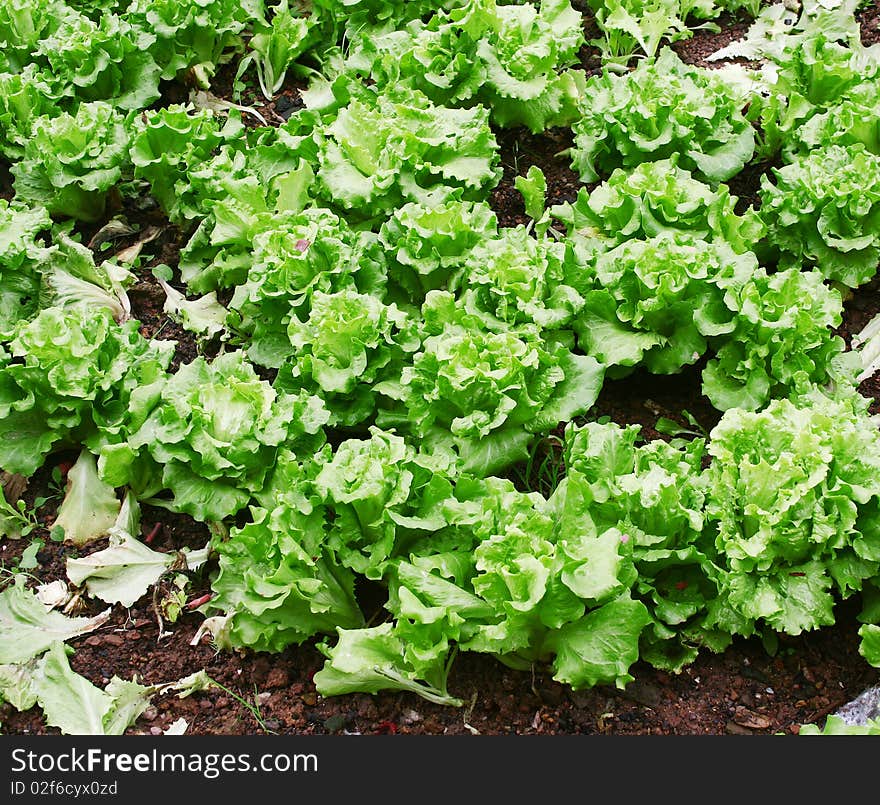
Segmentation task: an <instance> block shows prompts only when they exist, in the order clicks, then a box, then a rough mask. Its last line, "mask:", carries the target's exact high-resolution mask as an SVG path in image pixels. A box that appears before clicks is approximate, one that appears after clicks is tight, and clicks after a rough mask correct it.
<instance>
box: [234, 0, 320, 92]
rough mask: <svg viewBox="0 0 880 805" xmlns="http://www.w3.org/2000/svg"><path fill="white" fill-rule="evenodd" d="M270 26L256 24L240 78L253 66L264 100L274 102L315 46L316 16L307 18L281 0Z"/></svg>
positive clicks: (241, 67)
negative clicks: (289, 72) (304, 55)
mask: <svg viewBox="0 0 880 805" xmlns="http://www.w3.org/2000/svg"><path fill="white" fill-rule="evenodd" d="M271 9H272V17H271V20H270V21H269V22H268V23H265V22H262V21H259V20H255V21H254V22H255V24H254V31H255V33H254V34H253V35H252V36H251V38H250V40H249V41H248V48H249V52H248V54H247V56H245V57H244V58H243V59H242V60H241V61H240V62H239V66H238V71H237V76H238V77H239V78H240V77H241V76H242V75H243V74H244V71H245V70H246V69H247V67H248V66H249V64H250V63H251V62H253V64H254V67H255V68H256V71H257V79H258V81H259V82H260V89H261V90H262V92H263V95H264V97H266V98H267V99H269V100H271V99H272V97H273V96H274V95H275V93H276V92H278V90H280V89H281V87H282V86H283V85H284V79H285V77H286V76H287V70H288V68H289V67H290V65H291V64H292V63H293V62H294V61H295V60H296V59H297V57H298V56H300V55H301V54H302V53H303V52H304V51H305V50H307V49H308V48H309V47H310V46H311V45H313V44H314V36H313V35H312V34H313V31H314V29H315V25H316V18H315V16H314V15H308V16H303V15H301V14H299V13H297V11H296V9H291V8H290V3H289V2H288V0H278V2H277V3H275V4H274V5H273V6H272V7H271Z"/></svg>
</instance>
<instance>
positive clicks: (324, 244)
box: [229, 207, 394, 368]
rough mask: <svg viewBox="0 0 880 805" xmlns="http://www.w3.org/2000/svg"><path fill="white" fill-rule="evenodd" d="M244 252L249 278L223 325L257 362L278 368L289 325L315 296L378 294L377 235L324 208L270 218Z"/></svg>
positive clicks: (380, 259)
mask: <svg viewBox="0 0 880 805" xmlns="http://www.w3.org/2000/svg"><path fill="white" fill-rule="evenodd" d="M247 256H248V258H249V261H250V268H249V270H248V272H247V281H246V282H244V283H243V284H242V285H240V286H239V287H238V288H236V290H235V293H234V295H233V297H232V300H231V302H230V303H229V308H230V310H231V311H232V312H233V314H234V315H233V316H231V317H230V320H229V323H230V326H231V327H232V328H233V329H234V331H235V332H236V333H237V335H238V336H239V337H240V338H241V339H242V341H244V342H246V343H247V345H248V356H249V357H250V358H251V359H252V360H253V361H254V362H256V363H258V364H260V365H262V366H269V367H272V368H278V367H280V366H281V365H282V364H283V363H284V361H285V359H287V358H288V357H290V356H292V355H293V354H295V349H294V346H293V344H292V343H291V339H290V335H289V334H288V328H289V326H291V324H293V327H294V330H295V329H296V323H295V322H298V321H300V320H299V319H297V316H302V317H303V319H306V318H307V317H308V315H309V311H310V309H311V300H312V296H313V295H314V294H316V293H322V294H325V295H326V296H327V297H329V296H330V295H332V294H335V293H336V292H339V291H345V290H351V291H352V292H355V293H356V295H357V296H358V297H359V296H360V295H366V294H372V295H373V296H374V299H375V301H374V303H373V304H381V303H380V301H379V300H380V299H381V297H382V296H383V295H384V290H383V289H384V285H385V274H386V268H385V260H384V255H383V253H382V249H381V247H380V245H379V242H378V240H377V238H376V236H375V235H373V234H372V233H369V232H356V231H354V230H353V229H352V228H351V227H350V226H349V225H348V224H347V223H346V222H345V221H344V220H343V219H341V218H339V217H338V216H337V215H335V214H334V213H332V212H331V211H330V210H327V209H323V208H317V207H312V208H309V209H306V210H303V211H302V212H299V213H279V214H277V215H275V216H272V217H270V218H269V219H268V220H267V221H265V225H264V226H262V227H261V230H260V231H259V232H258V233H257V234H255V235H254V237H253V251H252V253H250V254H248V255H247ZM325 298H326V297H325ZM392 318H394V314H392Z"/></svg>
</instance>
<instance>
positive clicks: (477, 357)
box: [376, 291, 602, 474]
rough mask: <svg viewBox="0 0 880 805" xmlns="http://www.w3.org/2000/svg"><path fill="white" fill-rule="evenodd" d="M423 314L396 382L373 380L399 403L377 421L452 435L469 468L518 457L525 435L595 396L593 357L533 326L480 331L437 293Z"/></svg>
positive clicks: (488, 467) (486, 469) (437, 437)
mask: <svg viewBox="0 0 880 805" xmlns="http://www.w3.org/2000/svg"><path fill="white" fill-rule="evenodd" d="M422 314H423V317H424V320H425V327H424V335H423V338H422V346H421V348H420V349H419V350H418V352H416V354H415V355H414V356H413V359H412V362H411V364H407V365H404V367H403V368H402V371H401V373H400V378H399V380H394V381H392V380H389V381H386V382H383V383H380V384H378V385H377V386H376V391H377V392H378V393H380V394H383V395H385V396H387V397H388V398H389V399H391V400H396V401H398V403H399V405H390V406H388V408H387V410H386V411H384V412H380V417H379V422H380V424H382V423H393V424H395V425H398V426H401V427H405V428H407V429H408V430H410V431H411V432H412V433H413V434H414V435H415V436H416V437H417V438H419V439H426V440H427V441H428V442H431V441H432V440H433V441H435V442H437V443H438V444H448V443H450V441H451V444H452V445H454V446H455V448H456V449H457V450H458V451H459V455H460V456H461V459H462V462H463V467H464V468H465V469H467V470H468V471H472V472H474V473H477V474H493V473H495V472H498V471H501V470H503V469H504V468H505V467H507V466H509V465H510V464H512V463H514V462H515V461H517V460H519V459H520V458H523V457H524V449H525V445H526V444H527V443H528V442H529V441H530V435H529V434H530V433H534V432H540V431H542V430H549V429H551V428H554V427H556V425H557V424H558V423H559V422H562V421H568V420H569V419H570V418H571V417H573V416H576V415H578V414H582V413H585V412H586V411H587V410H589V408H590V407H591V406H592V405H593V403H594V402H595V400H596V397H597V396H598V392H599V389H600V387H601V384H602V369H601V367H600V365H599V364H598V363H597V361H596V360H595V359H594V358H591V357H589V356H586V355H575V354H574V353H572V352H571V351H570V349H569V348H568V346H566V345H565V343H564V342H552V341H546V342H545V341H544V340H543V339H542V338H541V337H540V334H539V330H538V328H537V327H535V325H529V324H523V325H519V326H512V325H507V326H505V327H503V328H499V329H498V330H497V331H491V330H488V329H486V328H485V327H484V326H483V323H482V321H481V319H480V318H479V317H477V316H474V315H473V314H470V313H467V312H465V311H464V310H463V309H462V308H460V307H458V305H457V304H456V299H455V297H454V296H453V295H452V294H451V293H449V292H445V291H431V292H430V293H429V294H428V296H427V298H426V300H425V304H424V306H423V307H422Z"/></svg>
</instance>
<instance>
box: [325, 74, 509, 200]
mask: <svg viewBox="0 0 880 805" xmlns="http://www.w3.org/2000/svg"><path fill="white" fill-rule="evenodd" d="M496 146H497V144H496V141H495V135H494V134H493V133H492V130H491V128H490V127H489V120H488V112H487V111H486V109H484V108H483V107H481V106H475V107H474V108H472V109H449V108H446V107H440V106H435V105H434V104H432V103H431V102H430V101H429V100H428V98H427V97H426V96H425V95H423V94H422V93H421V92H418V91H416V90H409V89H405V88H403V87H394V88H391V89H385V90H384V91H378V92H367V93H364V94H362V95H361V97H357V98H352V99H351V100H350V101H349V103H348V104H347V105H346V106H344V107H342V108H341V109H340V110H339V112H338V113H337V115H336V117H335V119H334V120H333V121H332V122H331V123H329V124H328V125H327V126H326V127H325V129H324V131H323V133H322V134H321V140H320V148H319V151H318V164H319V168H318V171H317V175H318V180H319V184H320V188H321V193H322V195H323V197H324V198H325V199H326V200H327V201H328V202H330V203H331V204H333V205H337V206H339V207H340V208H342V209H344V210H346V211H347V212H348V213H350V214H352V215H355V216H359V217H367V218H373V217H378V216H379V215H383V216H387V215H388V214H389V213H390V212H391V211H392V210H393V209H395V208H396V207H399V206H400V205H401V204H403V203H405V202H407V201H427V200H428V199H430V198H431V196H430V195H429V192H430V191H432V190H434V191H436V190H437V188H450V189H455V188H461V189H462V190H463V192H464V197H465V198H474V197H476V198H477V199H479V197H481V196H482V195H483V194H484V193H485V192H486V191H488V190H489V189H490V188H491V187H493V186H494V185H495V184H496V183H497V182H498V180H499V178H500V175H501V169H500V167H499V166H498V154H497V147H496ZM367 211H369V212H367Z"/></svg>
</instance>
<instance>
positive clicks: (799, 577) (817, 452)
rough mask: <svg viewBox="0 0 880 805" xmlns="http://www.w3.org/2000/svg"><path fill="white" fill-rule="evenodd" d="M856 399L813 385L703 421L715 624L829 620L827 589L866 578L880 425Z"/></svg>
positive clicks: (789, 627) (788, 628)
mask: <svg viewBox="0 0 880 805" xmlns="http://www.w3.org/2000/svg"><path fill="white" fill-rule="evenodd" d="M856 406H858V407H856ZM864 407H865V405H864V404H860V403H856V402H855V401H854V400H847V401H834V400H831V399H828V398H826V397H824V396H823V395H820V394H814V395H812V396H811V397H810V398H809V401H801V402H800V403H799V404H795V403H793V402H790V401H788V400H774V401H772V402H771V403H770V404H769V405H768V406H767V407H766V408H765V409H764V410H763V411H760V412H756V413H750V412H747V411H743V410H741V409H731V410H730V411H727V412H726V413H725V415H724V416H723V417H722V419H721V421H720V422H719V424H718V425H717V426H716V427H715V428H714V429H713V430H712V432H711V434H710V440H709V453H710V455H711V456H712V464H711V466H710V468H709V471H708V472H709V497H708V500H707V507H706V513H707V516H708V519H709V522H711V523H713V524H714V525H715V527H716V528H717V535H716V537H715V542H716V546H717V549H718V552H719V561H720V562H721V563H722V567H723V571H724V573H723V575H722V576H721V577H720V584H721V589H720V596H719V601H718V602H716V604H715V605H714V609H715V610H716V612H715V617H716V618H717V621H718V623H719V626H721V627H722V628H726V629H728V630H729V631H730V632H731V633H734V634H737V633H739V634H746V635H748V634H751V633H753V631H755V629H756V628H758V629H760V628H761V624H766V625H768V626H769V627H771V628H772V629H774V630H776V631H778V632H785V633H786V634H795V635H796V634H800V633H801V632H802V631H805V630H809V629H816V628H819V627H821V626H824V625H827V624H830V623H833V622H834V617H833V606H834V594H835V593H836V594H837V595H838V596H840V597H841V598H846V597H848V596H849V595H852V593H853V592H855V591H856V590H858V589H860V587H861V585H862V582H863V581H864V580H865V579H870V578H872V577H874V576H875V575H876V573H877V568H878V562H880V543H878V535H880V530H878V520H877V517H878V505H877V504H878V498H880V485H878V478H880V475H878V471H877V470H878V467H877V463H878V459H877V456H878V452H877V450H876V447H880V434H878V432H877V429H876V427H875V425H874V424H873V422H872V420H871V419H870V417H869V416H867V414H866V413H865V412H864V410H863V409H864Z"/></svg>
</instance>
